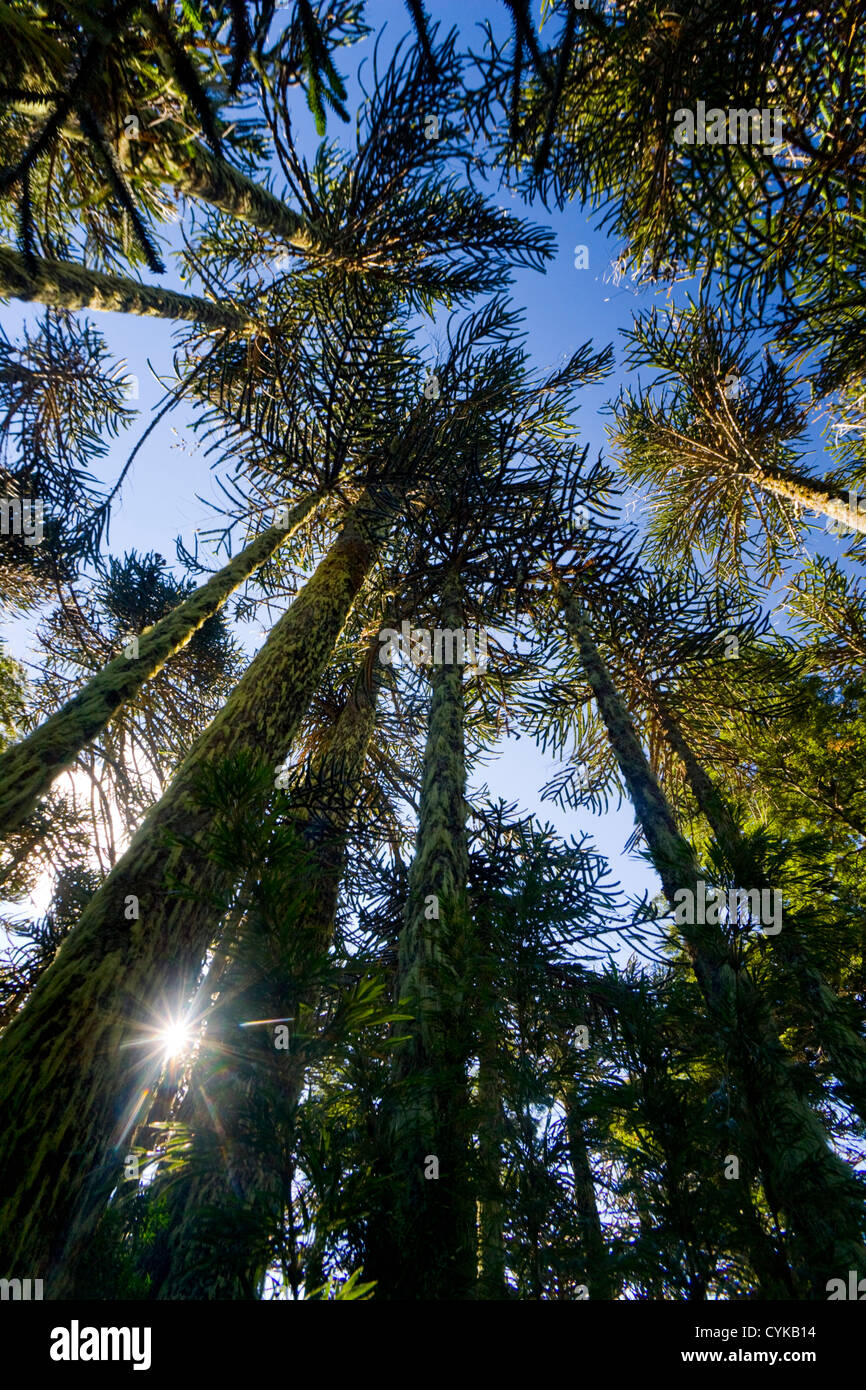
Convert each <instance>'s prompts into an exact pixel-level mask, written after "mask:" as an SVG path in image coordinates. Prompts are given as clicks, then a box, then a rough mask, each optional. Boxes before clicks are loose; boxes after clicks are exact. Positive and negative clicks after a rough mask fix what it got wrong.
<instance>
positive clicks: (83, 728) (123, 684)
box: [0, 493, 316, 838]
mask: <svg viewBox="0 0 866 1390" xmlns="http://www.w3.org/2000/svg"><path fill="white" fill-rule="evenodd" d="M315 504H316V497H315V495H314V494H312V493H310V494H308V495H307V496H306V497H304V498H303V499H302V500H301V501H300V502H299V503H298V505H297V506H296V507H294V508H293V509H292V511H291V512H290V513H289V515H288V517H287V525H286V526H271V527H269V528H268V530H266V531H263V532H262V534H261V535H260V536H257V537H256V539H255V540H253V541H251V542H250V544H249V545H248V546H246V548H245V549H244V550H242V551H241V552H240V554H239V555H236V556H235V557H234V559H232V560H230V561H229V563H228V564H227V565H224V566H223V568H222V569H221V570H220V571H219V572H218V573H217V574H215V575H213V576H212V577H211V578H210V579H209V580H208V581H207V583H205V584H202V585H201V586H200V587H199V588H198V589H196V591H195V592H194V593H192V594H190V595H189V597H188V598H185V599H184V600H183V602H182V603H179V604H178V605H177V607H176V608H173V609H172V611H171V612H170V613H167V614H166V616H165V617H164V618H161V619H160V621H159V622H158V623H154V625H153V626H152V627H149V628H145V630H144V631H143V632H142V633H141V634H140V635H139V636H138V639H137V640H138V655H137V656H132V655H131V656H126V655H125V654H122V655H121V656H117V657H115V658H114V660H113V661H110V662H109V663H108V665H107V666H106V667H105V668H104V669H103V670H102V671H100V672H99V674H98V675H96V676H94V677H93V678H92V679H91V680H89V681H88V682H87V684H86V685H85V686H84V687H83V688H82V689H81V690H80V691H79V692H78V694H77V695H75V696H73V698H72V699H71V700H68V701H67V702H66V704H65V705H63V706H62V708H61V709H59V710H58V711H57V712H56V714H52V715H51V716H50V717H49V718H48V719H46V720H44V722H43V723H42V724H40V725H39V727H38V728H37V729H34V730H33V732H32V733H31V734H28V736H27V737H26V738H24V739H22V740H21V742H20V743H16V744H13V746H12V747H11V748H9V749H7V750H6V752H5V753H3V754H0V838H2V837H3V836H5V835H8V834H9V832H10V831H12V830H15V829H17V827H18V826H19V825H20V824H21V822H22V821H24V820H26V819H27V817H28V816H29V815H30V814H31V813H32V812H33V811H34V810H35V808H36V805H37V803H38V801H39V800H40V798H41V797H43V796H45V795H46V794H47V792H48V791H49V789H50V787H51V783H52V782H53V781H54V778H55V777H57V776H58V775H59V774H60V773H61V772H63V771H64V769H65V768H69V767H72V765H73V764H74V762H75V759H76V757H77V755H78V753H79V752H80V751H81V749H82V748H84V747H85V746H86V745H87V744H88V743H90V741H91V740H92V739H94V738H96V736H97V734H99V733H101V732H102V730H103V729H104V728H105V727H106V725H107V724H108V722H109V720H110V719H111V718H113V716H114V715H115V714H117V711H118V710H119V709H121V708H122V706H123V705H125V704H127V703H128V702H129V701H130V700H132V699H133V698H134V697H135V696H136V695H137V694H138V692H139V690H141V688H142V686H143V685H144V684H145V682H146V681H148V680H150V678H151V676H155V675H156V673H157V672H158V671H160V670H161V669H162V667H163V666H164V665H165V663H166V662H167V661H168V660H169V658H170V657H172V656H174V654H175V652H179V651H180V650H181V648H182V647H185V646H186V644H187V642H189V640H190V639H191V638H192V637H193V635H194V634H195V633H196V632H197V631H198V629H199V628H200V627H201V626H202V624H203V623H205V622H207V620H208V618H211V617H213V615H214V613H216V612H218V610H219V609H220V608H221V607H222V605H223V604H224V603H225V601H226V599H228V598H229V597H230V595H231V594H232V593H234V591H235V590H236V589H238V588H239V587H240V585H241V584H243V582H244V581H245V580H246V579H248V578H249V577H250V575H251V574H254V573H255V571H256V570H257V569H260V568H261V566H262V565H263V564H265V562H266V561H267V560H269V559H270V557H271V556H272V555H273V554H274V552H275V551H276V550H278V549H279V547H280V545H282V543H283V542H284V541H285V540H286V539H287V538H288V537H289V536H291V535H293V534H294V532H296V531H297V529H298V527H299V526H301V525H302V524H303V522H304V521H305V520H306V519H307V517H308V516H309V515H310V512H311V511H312V510H313V507H314V506H315Z"/></svg>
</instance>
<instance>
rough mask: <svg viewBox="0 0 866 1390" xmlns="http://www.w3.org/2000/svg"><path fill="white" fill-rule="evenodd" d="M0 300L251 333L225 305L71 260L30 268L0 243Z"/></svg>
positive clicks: (239, 315) (246, 320)
mask: <svg viewBox="0 0 866 1390" xmlns="http://www.w3.org/2000/svg"><path fill="white" fill-rule="evenodd" d="M0 298H4V299H27V300H30V299H36V300H38V301H39V302H40V303H41V304H47V305H49V306H50V307H51V308H52V309H102V310H106V311H108V310H111V311H113V312H115V313H118V314H142V315H144V316H145V317H150V318H160V319H182V320H184V321H189V322H191V323H200V324H201V325H202V326H203V327H204V328H230V329H234V330H235V332H239V333H248V332H251V331H254V330H256V331H257V325H255V324H254V323H253V322H252V320H251V319H250V318H248V317H247V315H246V314H245V313H243V312H242V311H241V310H239V309H233V308H232V307H231V306H230V305H228V304H218V303H215V302H214V301H213V300H211V299H200V298H198V297H197V296H195V295H189V294H178V293H177V292H176V291H175V290H168V289H164V288H163V287H162V286H161V285H143V284H139V282H138V281H137V280H129V279H127V278H126V277H125V276H123V275H108V274H107V273H106V272H105V271H101V270H88V269H87V267H86V266H83V265H76V263H75V262H74V261H50V260H44V259H43V258H42V257H41V256H36V257H34V262H33V266H32V268H31V267H30V266H28V263H27V261H25V259H24V257H23V256H21V255H19V254H18V252H17V251H12V250H10V249H9V247H6V246H4V247H0Z"/></svg>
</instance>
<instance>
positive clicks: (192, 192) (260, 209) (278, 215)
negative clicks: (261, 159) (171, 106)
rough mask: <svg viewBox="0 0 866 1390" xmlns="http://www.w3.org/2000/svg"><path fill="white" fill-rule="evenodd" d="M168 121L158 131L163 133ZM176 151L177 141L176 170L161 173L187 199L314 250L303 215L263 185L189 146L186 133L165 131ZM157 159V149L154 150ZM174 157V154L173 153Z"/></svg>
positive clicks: (175, 129) (314, 242)
mask: <svg viewBox="0 0 866 1390" xmlns="http://www.w3.org/2000/svg"><path fill="white" fill-rule="evenodd" d="M167 125H168V122H163V123H161V124H160V126H159V127H158V129H159V130H160V131H162V130H165V128H166V126H167ZM168 134H169V138H170V139H171V141H172V147H173V151H175V152H176V150H177V144H178V142H179V143H180V144H181V145H182V146H183V148H182V151H181V157H180V158H179V159H178V164H177V167H173V168H172V170H171V171H170V172H164V173H163V174H162V178H163V179H164V181H165V182H166V183H171V184H172V185H173V186H174V187H175V188H176V189H177V191H178V192H179V193H183V194H184V195H185V196H186V197H187V198H198V199H199V200H200V201H202V202H205V203H210V204H212V206H213V207H217V208H219V209H220V210H221V211H222V212H226V213H229V215H230V216H232V217H237V218H240V220H241V221H242V222H248V223H249V224H250V225H251V226H253V227H258V228H259V229H260V230H261V231H263V232H269V233H270V234H271V236H274V237H277V238H279V239H280V240H281V241H287V242H288V243H289V244H290V245H291V246H295V247H297V249H298V250H300V251H311V250H314V249H316V248H317V246H318V244H319V243H318V242H317V240H316V238H315V237H314V236H313V234H312V231H311V230H310V227H309V224H308V222H307V219H306V218H305V217H304V216H303V214H302V213H299V212H295V211H294V210H293V209H292V208H290V207H288V206H287V205H286V204H285V203H284V202H283V201H282V200H281V199H280V198H277V197H275V195H274V194H273V193H271V192H270V191H269V190H268V189H267V188H265V187H264V186H263V185H262V184H260V183H256V182H255V181H254V180H253V179H250V178H248V177H247V175H246V174H242V173H241V171H240V170H239V169H236V168H235V167H234V165H232V164H229V163H228V161H227V160H225V159H217V158H216V157H215V156H214V155H212V154H210V152H209V151H208V150H206V149H204V147H203V146H202V145H199V144H198V142H195V143H190V141H189V134H188V132H186V131H184V129H183V128H182V127H180V126H175V127H173V129H172V130H170V131H169V132H168ZM155 154H156V157H157V158H158V157H159V146H157V147H156V150H155ZM174 157H175V158H177V154H176V153H175V154H174Z"/></svg>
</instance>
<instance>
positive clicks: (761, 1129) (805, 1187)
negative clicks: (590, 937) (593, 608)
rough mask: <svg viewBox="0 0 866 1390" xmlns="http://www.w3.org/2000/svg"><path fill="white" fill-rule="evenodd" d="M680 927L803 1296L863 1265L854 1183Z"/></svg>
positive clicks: (687, 859)
mask: <svg viewBox="0 0 866 1390" xmlns="http://www.w3.org/2000/svg"><path fill="white" fill-rule="evenodd" d="M554 590H555V593H556V597H557V599H558V601H559V603H560V605H561V607H562V610H563V613H564V616H565V620H566V623H567V626H568V629H569V632H570V635H571V637H572V640H573V641H574V643H575V645H576V647H577V649H578V651H579V653H580V657H581V661H582V663H583V667H584V671H585V673H586V677H587V680H588V682H589V685H590V687H591V689H592V692H593V695H594V696H595V700H596V703H597V705H598V709H599V713H600V714H601V717H602V719H603V720H604V723H605V726H606V728H607V732H608V737H609V739H610V743H611V747H612V749H613V752H614V754H615V756H616V759H617V763H618V764H619V768H620V771H621V773H622V776H623V779H624V781H625V783H626V786H627V788H628V792H629V796H630V798H631V801H632V804H633V805H634V808H635V812H636V815H637V818H638V821H639V823H640V825H641V827H642V829H643V832H644V835H645V836H646V840H647V844H648V847H649V851H650V856H651V858H652V861H653V864H654V866H655V868H656V870H657V872H658V874H659V877H660V878H661V881H662V885H663V887H664V890H665V894H666V895H667V897H668V899H669V901H671V902H674V901H676V900H677V894H678V892H679V891H680V890H681V889H687V890H689V891H690V892H691V893H692V894H693V897H692V902H694V903H696V902H697V901H698V882H699V881H700V880H701V878H702V875H701V870H700V866H699V864H698V861H697V859H696V857H695V854H694V851H693V850H692V847H691V845H689V843H688V842H687V841H686V840H684V839H683V837H682V836H681V835H680V833H679V830H678V829H677V826H676V822H675V819H674V816H673V812H672V810H671V808H670V805H669V804H668V801H667V799H666V798H665V796H664V794H663V793H662V791H661V788H660V787H659V784H658V782H657V781H656V778H655V776H654V775H653V772H652V770H651V768H650V766H649V763H648V761H647V758H646V756H645V754H644V751H643V748H642V747H641V744H640V741H639V739H638V737H637V733H636V731H635V728H634V724H633V723H632V720H631V719H630V717H629V714H628V711H627V710H626V708H625V705H624V704H623V702H622V700H621V698H620V696H619V694H618V692H617V691H616V689H615V688H614V686H613V683H612V681H611V679H610V676H609V674H608V671H607V668H606V667H605V665H604V662H603V661H602V658H601V656H600V654H599V652H598V649H597V648H596V646H595V643H594V642H593V640H592V635H591V630H590V627H589V623H588V621H587V619H586V616H585V614H584V612H583V609H582V607H581V605H580V603H579V602H578V600H577V598H576V597H575V595H574V594H573V593H570V592H569V591H568V590H567V589H566V588H565V586H564V585H563V584H562V583H561V582H560V581H559V580H557V579H555V580H554ZM695 915H697V914H695ZM681 932H682V937H683V942H684V945H685V949H686V953H687V955H688V957H689V960H690V961H691V964H692V967H693V969H694V972H695V977H696V979H697V981H698V984H699V986H700V989H701V992H702V994H703V996H704V999H705V1001H706V1003H707V1008H708V1010H709V1013H710V1017H711V1019H712V1021H713V1023H714V1025H715V1028H716V1031H717V1034H718V1037H719V1041H720V1044H721V1046H722V1048H723V1050H724V1053H725V1055H726V1057H727V1060H728V1065H729V1068H730V1072H731V1076H732V1079H733V1081H734V1084H735V1087H736V1091H737V1098H738V1100H739V1103H740V1105H741V1107H742V1111H743V1117H744V1125H745V1128H746V1130H747V1139H748V1141H749V1143H750V1144H751V1145H752V1146H753V1151H754V1152H755V1153H756V1154H757V1155H758V1158H759V1163H760V1169H761V1176H762V1180H763V1184H764V1189H765V1191H766V1194H767V1199H768V1201H769V1203H770V1205H771V1207H772V1208H773V1210H775V1211H779V1212H781V1213H783V1215H784V1217H785V1219H786V1221H787V1223H788V1225H789V1226H790V1228H791V1230H792V1232H793V1240H792V1248H793V1249H794V1250H795V1251H796V1258H797V1261H798V1264H799V1267H800V1272H801V1273H802V1275H803V1280H804V1284H805V1286H806V1287H807V1288H808V1289H809V1293H810V1296H811V1297H813V1298H816V1299H817V1298H825V1297H826V1291H825V1290H826V1284H827V1281H828V1280H829V1279H831V1278H838V1277H844V1275H845V1272H846V1271H847V1270H852V1269H853V1270H857V1271H858V1272H859V1273H861V1274H863V1273H866V1248H864V1244H863V1231H864V1225H866V1213H864V1203H863V1198H862V1193H861V1191H860V1189H859V1187H858V1185H857V1183H856V1181H855V1180H854V1178H853V1175H852V1173H851V1171H850V1169H849V1168H848V1166H847V1165H846V1164H845V1163H843V1162H842V1160H841V1159H840V1158H838V1157H837V1155H836V1154H834V1153H833V1152H832V1150H831V1149H830V1146H829V1144H828V1142H827V1136H826V1133H825V1131H824V1129H823V1126H822V1125H821V1123H820V1120H819V1119H818V1116H817V1115H816V1114H815V1113H814V1111H813V1110H812V1109H811V1108H810V1106H809V1105H808V1104H807V1103H806V1101H805V1100H803V1098H802V1096H801V1095H800V1093H799V1091H798V1088H797V1086H796V1083H795V1080H794V1074H793V1070H792V1068H791V1065H790V1059H789V1058H788V1055H787V1053H786V1052H785V1050H784V1048H783V1047H782V1045H781V1043H780V1041H779V1038H778V1034H777V1031H776V1027H775V1024H774V1021H773V1019H772V1015H771V1014H770V1012H769V1010H768V1009H767V1007H766V1004H765V1003H764V1001H763V1000H762V998H761V996H760V995H759V993H758V991H757V990H756V988H755V986H754V983H753V982H752V980H751V979H750V977H749V976H748V974H747V973H746V972H745V971H740V970H737V969H736V967H735V963H734V961H733V959H732V957H731V953H730V951H729V949H728V945H727V942H726V940H725V937H724V934H723V933H722V932H721V930H720V929H719V928H718V927H717V926H714V925H712V924H706V925H703V926H702V925H699V924H694V925H686V926H683V927H682V928H681ZM721 1159H722V1155H720V1161H721Z"/></svg>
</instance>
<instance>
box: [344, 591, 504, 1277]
mask: <svg viewBox="0 0 866 1390" xmlns="http://www.w3.org/2000/svg"><path fill="white" fill-rule="evenodd" d="M439 624H440V626H441V627H443V628H451V629H453V628H457V627H461V626H462V625H463V611H462V603H461V599H460V587H459V582H458V581H457V579H456V577H452V578H451V579H450V580H448V581H447V582H446V584H445V587H444V590H443V595H442V603H441V614H440V619H439ZM431 686H432V695H431V702H430V716H429V722H428V729H427V740H426V744H425V750H424V772H423V779H422V786H421V801H420V810H419V822H418V835H417V841H416V850H415V857H414V859H413V861H412V865H411V868H410V870H409V894H408V901H407V904H406V910H405V915H404V923H403V930H402V933H401V937H400V946H399V962H398V995H399V998H400V999H406V1000H407V1001H408V1004H407V1008H408V1011H409V1012H411V1014H412V1015H413V1018H412V1022H411V1023H410V1024H409V1025H407V1028H406V1031H407V1032H408V1035H409V1041H408V1042H406V1043H403V1044H401V1047H400V1050H399V1051H398V1053H397V1057H396V1062H395V1069H394V1075H395V1081H396V1083H397V1085H396V1088H395V1090H396V1095H397V1100H396V1108H395V1112H394V1114H393V1116H392V1125H391V1155H390V1157H391V1171H392V1175H393V1176H392V1183H393V1187H392V1192H391V1196H392V1200H393V1207H392V1219H391V1220H390V1221H389V1222H388V1226H389V1229H388V1231H387V1232H386V1233H380V1235H379V1237H378V1248H377V1249H375V1250H374V1254H373V1260H372V1263H371V1265H370V1266H369V1267H368V1269H367V1273H368V1274H369V1275H370V1277H371V1278H374V1279H377V1280H378V1290H377V1292H378V1296H379V1297H382V1298H401V1299H406V1298H409V1299H443V1298H468V1297H471V1296H472V1295H473V1292H474V1286H475V1277H476V1258H477V1257H476V1229H475V1202H474V1198H473V1195H472V1192H471V1188H470V1185H469V1148H470V1120H469V1093H468V1083H467V1070H466V1069H467V1060H468V1056H469V1051H470V1041H469V1035H468V1028H467V1019H466V1005H467V1000H466V997H465V988H466V986H465V960H466V944H467V936H468V931H469V914H468V903H467V882H468V877H469V849H468V842H467V836H466V815H467V806H466V800H465V788H466V759H465V749H464V733H463V718H464V712H463V673H462V668H461V667H460V666H458V665H457V664H456V663H452V664H449V665H445V664H442V665H439V666H435V665H434V666H433V668H432V672H431ZM432 1159H435V1160H436V1161H437V1166H438V1177H433V1176H430V1173H431V1172H432V1171H433V1166H432V1163H431V1162H430V1160H432ZM425 1170H426V1172H427V1174H428V1175H427V1176H425Z"/></svg>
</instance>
